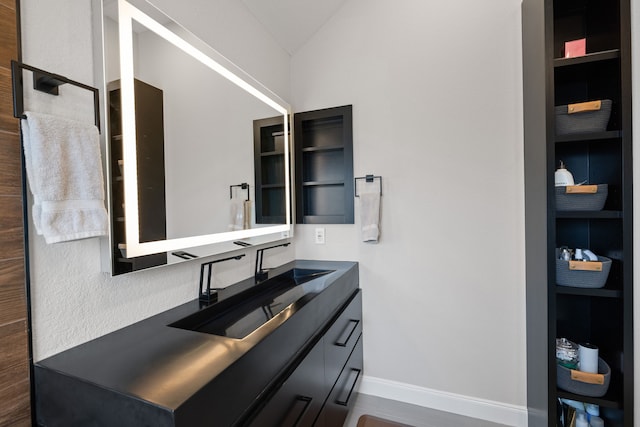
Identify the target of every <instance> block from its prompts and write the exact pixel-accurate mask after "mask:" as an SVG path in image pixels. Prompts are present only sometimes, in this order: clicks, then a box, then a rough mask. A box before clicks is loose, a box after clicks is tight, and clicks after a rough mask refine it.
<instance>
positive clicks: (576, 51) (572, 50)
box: [564, 39, 587, 58]
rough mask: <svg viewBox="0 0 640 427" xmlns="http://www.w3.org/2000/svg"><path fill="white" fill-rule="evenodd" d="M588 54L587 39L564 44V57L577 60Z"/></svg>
mask: <svg viewBox="0 0 640 427" xmlns="http://www.w3.org/2000/svg"><path fill="white" fill-rule="evenodd" d="M586 54H587V39H578V40H572V41H569V42H565V43H564V57H565V58H575V57H576V56H584V55H586Z"/></svg>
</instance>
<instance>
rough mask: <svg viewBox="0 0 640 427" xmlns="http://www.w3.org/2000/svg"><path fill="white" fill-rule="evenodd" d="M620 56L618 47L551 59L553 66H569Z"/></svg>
mask: <svg viewBox="0 0 640 427" xmlns="http://www.w3.org/2000/svg"><path fill="white" fill-rule="evenodd" d="M617 58H620V49H610V50H605V51H602V52H594V53H588V54H586V55H584V56H577V57H574V58H555V59H554V60H553V66H554V67H556V68H559V67H569V66H571V65H579V64H587V63H591V62H598V61H608V60H611V59H617Z"/></svg>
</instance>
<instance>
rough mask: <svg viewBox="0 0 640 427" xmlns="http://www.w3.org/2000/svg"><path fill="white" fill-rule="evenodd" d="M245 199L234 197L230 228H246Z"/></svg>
mask: <svg viewBox="0 0 640 427" xmlns="http://www.w3.org/2000/svg"><path fill="white" fill-rule="evenodd" d="M244 202H245V201H244V200H242V199H237V198H233V199H231V205H230V207H229V230H230V231H236V230H242V229H243V228H244Z"/></svg>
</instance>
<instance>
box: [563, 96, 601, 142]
mask: <svg viewBox="0 0 640 427" xmlns="http://www.w3.org/2000/svg"><path fill="white" fill-rule="evenodd" d="M584 104H587V103H584ZM573 105H581V104H569V105H558V106H556V108H555V116H556V135H568V134H572V133H589V132H604V131H605V130H607V125H608V124H609V117H610V116H611V100H610V99H603V100H601V101H600V109H599V110H596V111H590V110H587V111H581V112H576V113H572V114H569V107H571V106H573Z"/></svg>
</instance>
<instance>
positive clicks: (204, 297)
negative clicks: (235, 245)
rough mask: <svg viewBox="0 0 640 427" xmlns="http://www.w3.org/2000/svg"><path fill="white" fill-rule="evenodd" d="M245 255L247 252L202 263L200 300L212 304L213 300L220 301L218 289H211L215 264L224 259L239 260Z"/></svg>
mask: <svg viewBox="0 0 640 427" xmlns="http://www.w3.org/2000/svg"><path fill="white" fill-rule="evenodd" d="M243 256H245V254H242V255H236V256H232V257H229V258H224V259H217V260H215V261H209V262H205V263H203V264H202V265H200V288H199V290H198V298H199V299H200V302H202V303H206V304H211V303H213V302H216V301H218V290H217V289H211V273H212V272H213V264H217V263H219V262H222V261H229V260H230V259H236V260H238V259H240V258H242V257H243ZM205 269H207V278H206V287H205V277H204V271H205Z"/></svg>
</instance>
